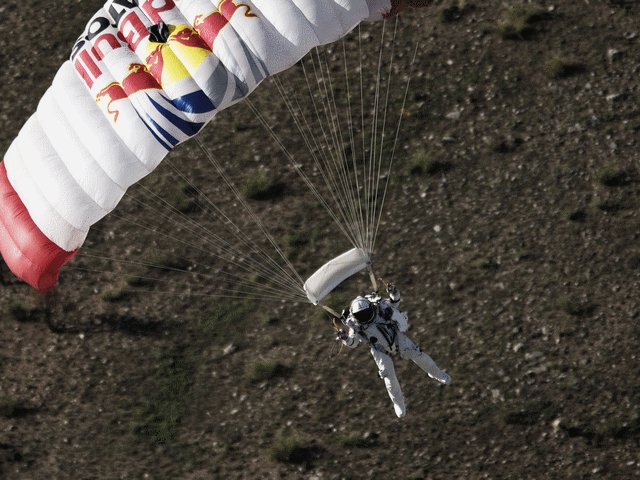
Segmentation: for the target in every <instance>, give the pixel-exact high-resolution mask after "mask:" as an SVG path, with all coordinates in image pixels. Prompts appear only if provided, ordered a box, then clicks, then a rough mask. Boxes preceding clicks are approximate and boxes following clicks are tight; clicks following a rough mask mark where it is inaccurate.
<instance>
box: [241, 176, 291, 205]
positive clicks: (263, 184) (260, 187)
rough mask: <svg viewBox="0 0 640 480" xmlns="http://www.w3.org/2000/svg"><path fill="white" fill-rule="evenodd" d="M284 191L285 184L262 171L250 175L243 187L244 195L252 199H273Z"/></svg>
mask: <svg viewBox="0 0 640 480" xmlns="http://www.w3.org/2000/svg"><path fill="white" fill-rule="evenodd" d="M283 191H284V186H283V184H281V183H277V182H274V181H272V180H270V179H269V178H267V176H266V175H265V174H264V173H262V172H256V173H254V174H252V175H251V176H249V178H248V179H247V181H246V182H245V184H244V185H243V186H242V188H241V193H242V195H243V196H244V197H245V198H248V199H251V200H272V199H274V198H277V197H279V196H280V195H281V194H282V193H283Z"/></svg>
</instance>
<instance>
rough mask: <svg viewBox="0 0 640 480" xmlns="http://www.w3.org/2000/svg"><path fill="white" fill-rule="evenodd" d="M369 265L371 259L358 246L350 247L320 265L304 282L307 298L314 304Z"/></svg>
mask: <svg viewBox="0 0 640 480" xmlns="http://www.w3.org/2000/svg"><path fill="white" fill-rule="evenodd" d="M369 265H371V259H370V258H369V255H367V253H366V252H365V251H364V250H362V249H360V248H352V249H351V250H349V251H348V252H345V253H343V254H342V255H340V256H339V257H336V258H334V259H333V260H330V261H329V262H327V263H325V264H324V265H323V266H322V267H320V268H319V269H318V270H317V271H316V272H315V273H314V274H313V275H311V276H310V277H309V278H308V279H307V281H306V282H305V283H304V291H305V292H306V293H307V298H309V301H310V302H311V303H313V304H314V305H317V304H318V303H320V302H321V301H322V299H323V298H324V297H326V296H327V295H329V293H331V291H332V290H333V289H334V288H336V287H337V286H338V285H339V284H340V283H342V282H343V281H344V280H346V279H347V278H349V277H350V276H352V275H355V274H356V273H358V272H359V271H361V270H363V269H365V268H367V267H368V266H369Z"/></svg>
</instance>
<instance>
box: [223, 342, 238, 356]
mask: <svg viewBox="0 0 640 480" xmlns="http://www.w3.org/2000/svg"><path fill="white" fill-rule="evenodd" d="M237 351H238V345H236V344H235V343H230V344H229V345H227V346H226V347H224V349H223V350H222V354H223V355H231V354H232V353H235V352H237Z"/></svg>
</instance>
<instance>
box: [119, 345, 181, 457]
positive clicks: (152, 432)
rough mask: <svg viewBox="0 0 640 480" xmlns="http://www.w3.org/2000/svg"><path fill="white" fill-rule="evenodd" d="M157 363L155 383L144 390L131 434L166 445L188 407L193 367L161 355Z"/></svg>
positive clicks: (170, 441)
mask: <svg viewBox="0 0 640 480" xmlns="http://www.w3.org/2000/svg"><path fill="white" fill-rule="evenodd" d="M158 360H159V364H158V367H157V369H156V371H155V373H154V376H153V377H154V384H153V385H152V386H150V387H147V388H146V389H145V394H146V398H145V399H144V403H143V405H142V407H141V408H140V410H139V411H138V415H137V418H136V421H135V422H133V423H132V424H131V432H132V433H133V434H135V435H137V436H140V437H143V438H145V439H146V440H147V441H148V442H149V443H150V444H152V445H167V444H170V443H172V442H173V441H174V440H175V438H176V436H177V430H178V426H179V424H180V419H181V417H182V415H183V414H184V411H185V408H186V405H188V404H189V399H188V395H189V388H190V386H191V383H192V378H193V368H192V366H191V364H190V363H189V362H188V361H187V360H185V359H184V358H183V357H182V356H180V355H170V354H160V355H159V359H158Z"/></svg>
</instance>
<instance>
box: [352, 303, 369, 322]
mask: <svg viewBox="0 0 640 480" xmlns="http://www.w3.org/2000/svg"><path fill="white" fill-rule="evenodd" d="M353 318H355V319H356V322H358V323H364V324H366V323H369V322H371V320H373V308H371V307H370V306H369V307H366V308H363V309H362V310H358V311H357V312H353Z"/></svg>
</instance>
